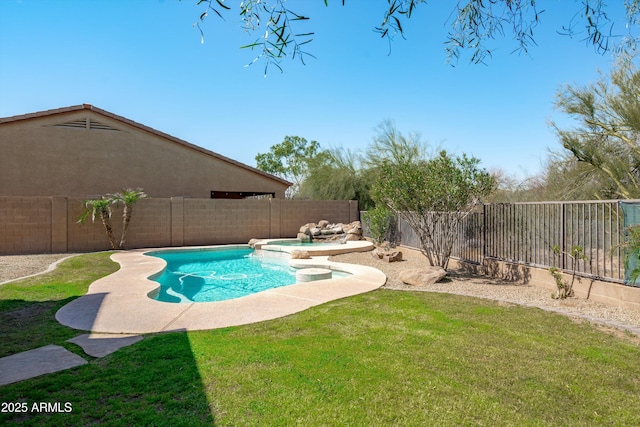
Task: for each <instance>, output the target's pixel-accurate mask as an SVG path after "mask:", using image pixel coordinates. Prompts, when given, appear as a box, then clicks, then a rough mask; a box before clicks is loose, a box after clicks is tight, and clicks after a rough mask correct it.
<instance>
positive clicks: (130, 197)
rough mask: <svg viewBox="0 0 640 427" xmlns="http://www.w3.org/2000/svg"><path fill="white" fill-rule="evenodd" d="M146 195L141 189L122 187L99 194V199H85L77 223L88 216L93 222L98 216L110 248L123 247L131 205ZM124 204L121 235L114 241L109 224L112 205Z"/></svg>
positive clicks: (131, 210) (81, 222) (131, 209)
mask: <svg viewBox="0 0 640 427" xmlns="http://www.w3.org/2000/svg"><path fill="white" fill-rule="evenodd" d="M146 197H147V194H146V193H145V192H144V191H143V190H142V189H141V188H138V189H136V190H132V189H130V188H128V189H123V190H122V192H119V193H110V194H107V195H106V196H101V197H100V198H99V199H89V200H85V202H84V206H85V208H86V209H85V211H84V212H82V214H81V215H80V217H79V218H78V223H80V224H84V222H85V221H86V220H87V218H88V217H89V216H91V220H92V221H94V222H95V219H96V217H100V220H101V221H102V225H103V226H104V229H105V232H106V234H107V238H108V239H109V244H110V245H111V249H123V248H124V244H125V241H126V239H127V231H128V229H129V223H130V222H131V215H132V214H133V205H134V204H135V203H136V202H137V201H138V200H140V199H144V198H146ZM119 204H123V205H124V210H123V212H122V235H121V237H120V242H119V243H117V242H116V238H115V236H114V235H113V226H112V224H111V215H112V214H113V209H112V208H111V206H112V205H119Z"/></svg>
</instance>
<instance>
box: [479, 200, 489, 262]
mask: <svg viewBox="0 0 640 427" xmlns="http://www.w3.org/2000/svg"><path fill="white" fill-rule="evenodd" d="M481 236H482V253H481V254H480V264H481V265H484V257H485V255H486V254H487V204H486V203H485V204H483V205H482V234H481Z"/></svg>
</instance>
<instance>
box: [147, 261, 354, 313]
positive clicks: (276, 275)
mask: <svg viewBox="0 0 640 427" xmlns="http://www.w3.org/2000/svg"><path fill="white" fill-rule="evenodd" d="M253 253H254V250H253V249H244V248H242V249H225V250H183V251H162V252H151V253H149V254H148V255H151V256H155V257H158V258H162V259H163V260H165V261H166V262H167V266H166V268H165V270H164V271H163V272H162V274H161V275H159V276H157V277H154V278H152V279H153V280H155V281H156V282H158V283H160V292H159V293H158V295H157V296H156V297H155V298H154V299H156V300H158V301H164V302H175V303H180V302H210V301H224V300H228V299H233V298H240V297H243V296H246V295H249V294H253V293H256V292H261V291H265V290H267V289H271V288H277V287H281V286H287V285H292V284H294V283H296V270H295V269H294V268H291V267H289V265H288V260H287V259H278V258H262V257H256V256H252V254H253ZM338 275H339V276H340V274H338ZM341 275H342V276H345V275H346V273H343V274H341Z"/></svg>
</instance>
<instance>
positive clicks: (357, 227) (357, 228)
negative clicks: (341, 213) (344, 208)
mask: <svg viewBox="0 0 640 427" xmlns="http://www.w3.org/2000/svg"><path fill="white" fill-rule="evenodd" d="M343 228H344V232H345V233H347V234H358V235H360V236H362V224H361V223H360V221H353V222H352V223H350V224H347V225H345V226H344V227H343Z"/></svg>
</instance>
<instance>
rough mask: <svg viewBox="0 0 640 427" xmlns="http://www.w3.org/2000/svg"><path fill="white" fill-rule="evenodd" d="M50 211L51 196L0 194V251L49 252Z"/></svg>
mask: <svg viewBox="0 0 640 427" xmlns="http://www.w3.org/2000/svg"><path fill="white" fill-rule="evenodd" d="M58 208H59V206H56V214H58V213H59V212H58ZM51 214H52V199H51V198H40V197H0V253H3V254H12V253H44V252H51V240H52V239H51V236H52V232H51ZM55 238H56V241H58V240H59V238H60V237H59V233H56V234H55Z"/></svg>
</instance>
